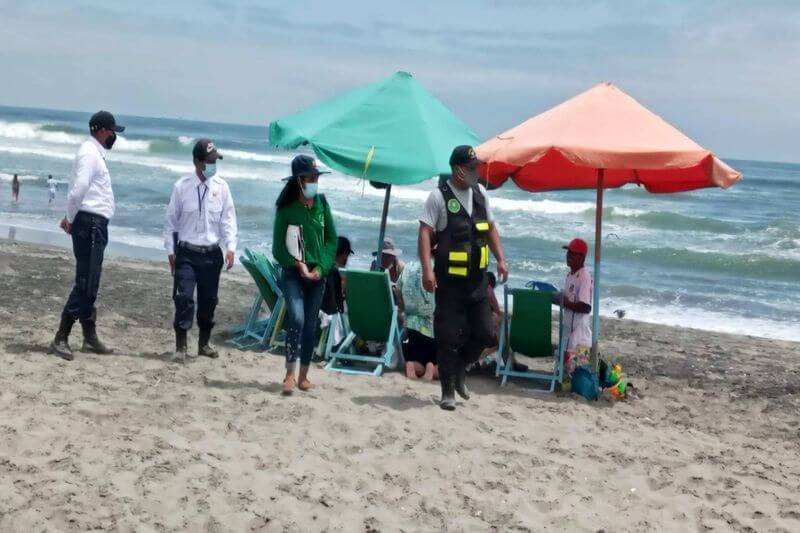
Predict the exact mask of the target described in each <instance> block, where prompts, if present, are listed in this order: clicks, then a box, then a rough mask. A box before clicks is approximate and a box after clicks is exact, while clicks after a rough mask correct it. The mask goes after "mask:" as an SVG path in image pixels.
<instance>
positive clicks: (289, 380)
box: [282, 374, 297, 396]
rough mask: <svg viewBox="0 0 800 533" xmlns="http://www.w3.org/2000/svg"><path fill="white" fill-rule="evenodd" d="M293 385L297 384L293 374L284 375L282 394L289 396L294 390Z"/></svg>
mask: <svg viewBox="0 0 800 533" xmlns="http://www.w3.org/2000/svg"><path fill="white" fill-rule="evenodd" d="M295 385H297V380H296V379H295V377H294V374H290V375H288V376H286V378H285V379H284V380H283V392H282V394H283V395H284V396H289V395H290V394H292V392H294V387H295Z"/></svg>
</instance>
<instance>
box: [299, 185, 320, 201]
mask: <svg viewBox="0 0 800 533" xmlns="http://www.w3.org/2000/svg"><path fill="white" fill-rule="evenodd" d="M317 192H319V183H306V186H305V187H303V196H305V197H306V198H314V197H315V196H316V195H317Z"/></svg>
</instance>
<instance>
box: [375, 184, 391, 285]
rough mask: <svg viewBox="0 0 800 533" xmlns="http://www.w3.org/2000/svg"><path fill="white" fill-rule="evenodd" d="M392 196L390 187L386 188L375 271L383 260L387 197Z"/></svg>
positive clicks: (387, 207)
mask: <svg viewBox="0 0 800 533" xmlns="http://www.w3.org/2000/svg"><path fill="white" fill-rule="evenodd" d="M391 194H392V186H391V184H390V185H387V186H386V196H385V197H384V199H383V214H382V215H381V229H380V231H379V232H378V248H377V250H378V253H377V254H376V255H375V270H380V269H381V265H382V264H383V263H382V260H383V258H382V257H381V251H382V250H383V239H384V237H386V219H387V218H389V197H390V196H391Z"/></svg>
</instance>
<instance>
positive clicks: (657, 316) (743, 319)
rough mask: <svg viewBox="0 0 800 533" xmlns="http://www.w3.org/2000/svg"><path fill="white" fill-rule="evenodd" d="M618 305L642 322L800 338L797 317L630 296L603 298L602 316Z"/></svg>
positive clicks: (789, 339)
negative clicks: (739, 312) (652, 301)
mask: <svg viewBox="0 0 800 533" xmlns="http://www.w3.org/2000/svg"><path fill="white" fill-rule="evenodd" d="M615 309H624V310H625V312H626V318H628V319H632V320H639V321H642V322H650V323H654V324H663V325H666V326H679V327H684V328H694V329H702V330H705V331H717V332H721V333H734V334H737V335H752V336H755V337H765V338H769V339H782V340H788V341H800V322H798V321H796V320H795V321H792V320H786V321H778V320H771V319H768V318H760V317H747V316H740V315H735V314H732V313H721V312H717V311H711V310H707V309H702V308H697V307H689V306H681V305H673V304H647V303H642V302H641V301H639V300H635V299H626V298H605V299H603V300H601V302H600V315H601V316H606V317H611V316H613V314H614V310H615ZM601 342H602V336H601Z"/></svg>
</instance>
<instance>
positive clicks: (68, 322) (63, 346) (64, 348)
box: [50, 316, 75, 361]
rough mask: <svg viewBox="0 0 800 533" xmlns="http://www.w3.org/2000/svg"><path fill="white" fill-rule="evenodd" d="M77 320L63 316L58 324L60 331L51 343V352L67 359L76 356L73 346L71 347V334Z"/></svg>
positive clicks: (70, 359)
mask: <svg viewBox="0 0 800 533" xmlns="http://www.w3.org/2000/svg"><path fill="white" fill-rule="evenodd" d="M74 323H75V320H74V319H72V318H68V317H63V316H62V317H61V323H60V324H59V325H58V331H57V332H56V337H55V338H54V339H53V342H51V343H50V353H52V354H55V355H57V356H59V357H60V358H61V359H64V360H65V361H72V360H73V359H75V356H74V355H72V348H70V347H69V334H70V332H72V325H73V324H74Z"/></svg>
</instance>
